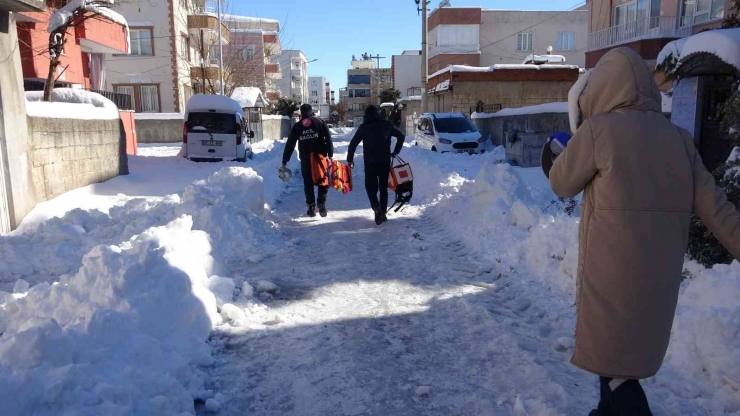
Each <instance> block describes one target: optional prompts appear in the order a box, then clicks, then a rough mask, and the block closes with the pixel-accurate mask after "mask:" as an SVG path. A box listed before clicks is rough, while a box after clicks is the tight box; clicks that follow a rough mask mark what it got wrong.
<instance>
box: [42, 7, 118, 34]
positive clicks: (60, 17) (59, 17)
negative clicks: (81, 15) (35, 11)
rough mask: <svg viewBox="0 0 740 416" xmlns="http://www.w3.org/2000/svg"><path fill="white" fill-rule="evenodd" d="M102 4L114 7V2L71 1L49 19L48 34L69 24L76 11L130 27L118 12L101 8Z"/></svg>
mask: <svg viewBox="0 0 740 416" xmlns="http://www.w3.org/2000/svg"><path fill="white" fill-rule="evenodd" d="M101 3H106V4H109V5H113V0H95V1H94V2H93V1H90V0H70V2H69V3H67V4H66V5H64V6H63V7H61V8H59V9H57V10H56V11H54V13H52V14H51V16H50V17H49V24H48V26H47V27H46V30H47V32H49V33H51V32H53V31H55V30H56V29H58V28H59V27H61V26H62V25H64V24H65V23H67V21H68V20H69V19H70V18H71V17H72V14H73V13H74V11H75V10H77V9H85V10H87V11H89V12H92V13H99V14H101V15H103V16H105V17H106V18H108V19H110V20H112V21H114V22H116V23H118V24H120V25H121V26H126V27H128V24H127V22H126V18H125V17H123V16H122V15H121V14H120V13H118V12H114V11H113V10H111V9H109V8H107V7H104V6H101Z"/></svg>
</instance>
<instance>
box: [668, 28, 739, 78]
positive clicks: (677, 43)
mask: <svg viewBox="0 0 740 416" xmlns="http://www.w3.org/2000/svg"><path fill="white" fill-rule="evenodd" d="M695 53H711V54H713V55H716V56H717V57H718V58H720V59H721V60H723V61H724V62H726V63H728V64H730V65H732V66H734V67H735V68H738V69H740V28H736V29H718V30H710V31H706V32H701V33H698V34H696V35H693V36H689V37H687V38H683V39H678V40H674V41H673V42H671V43H669V44H667V45H666V46H664V47H663V50H661V51H660V53H659V54H658V60H657V62H656V64H657V65H665V64H666V63H667V62H666V61H668V60H669V59H670V60H675V61H676V62H677V63H679V64H680V61H681V60H682V59H683V58H685V57H687V56H689V55H692V54H695Z"/></svg>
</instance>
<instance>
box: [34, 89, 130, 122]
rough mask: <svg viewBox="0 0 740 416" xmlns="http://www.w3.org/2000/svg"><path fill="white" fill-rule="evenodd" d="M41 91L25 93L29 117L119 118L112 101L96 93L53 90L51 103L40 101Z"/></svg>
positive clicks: (42, 97)
mask: <svg viewBox="0 0 740 416" xmlns="http://www.w3.org/2000/svg"><path fill="white" fill-rule="evenodd" d="M43 99H44V93H43V91H29V92H26V114H27V115H28V116H30V117H47V118H72V119H78V120H115V119H118V118H120V115H119V114H118V107H117V106H116V105H115V104H114V103H113V101H111V100H109V99H107V98H105V97H103V96H102V95H100V94H98V93H94V92H91V91H85V90H81V89H76V88H54V90H52V93H51V101H42V100H43Z"/></svg>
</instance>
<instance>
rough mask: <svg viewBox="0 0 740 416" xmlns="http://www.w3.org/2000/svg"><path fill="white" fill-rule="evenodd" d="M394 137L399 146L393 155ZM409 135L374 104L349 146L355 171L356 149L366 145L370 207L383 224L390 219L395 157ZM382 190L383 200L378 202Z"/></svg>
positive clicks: (348, 160) (348, 155)
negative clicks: (390, 191)
mask: <svg viewBox="0 0 740 416" xmlns="http://www.w3.org/2000/svg"><path fill="white" fill-rule="evenodd" d="M391 137H395V138H396V147H395V148H394V149H393V153H391ZM405 139H406V135H405V134H403V132H402V131H400V130H398V129H397V128H395V127H394V126H393V123H391V122H390V121H388V120H383V118H382V117H381V116H380V110H379V109H378V107H376V106H374V105H371V106H368V107H367V109H365V119H364V121H363V123H362V125H361V126H360V127H359V128H358V129H357V132H355V137H353V138H352V141H350V143H349V149H348V153H347V162H349V165H350V167H352V168H354V166H355V164H354V158H355V150H356V149H357V146H358V145H359V144H360V142H363V145H362V146H363V158H364V159H365V190H366V191H367V197H368V198H369V199H370V206H371V207H372V208H373V211H375V223H376V224H378V225H380V224H382V223H384V222H386V221H388V218H387V217H386V216H385V212H386V211H387V210H388V175H389V174H390V171H391V157H395V156H396V155H398V154H399V153H401V149H402V148H403V141H404V140H405ZM378 191H380V200H378Z"/></svg>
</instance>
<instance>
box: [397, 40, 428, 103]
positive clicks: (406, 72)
mask: <svg viewBox="0 0 740 416" xmlns="http://www.w3.org/2000/svg"><path fill="white" fill-rule="evenodd" d="M421 63H422V61H421V51H418V50H417V51H403V53H402V54H401V55H393V57H392V58H391V77H393V88H395V89H397V90H398V91H401V97H411V96H416V95H420V94H421V93H420V90H421V88H422V82H421V81H422V80H421ZM417 92H418V93H419V94H417Z"/></svg>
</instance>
